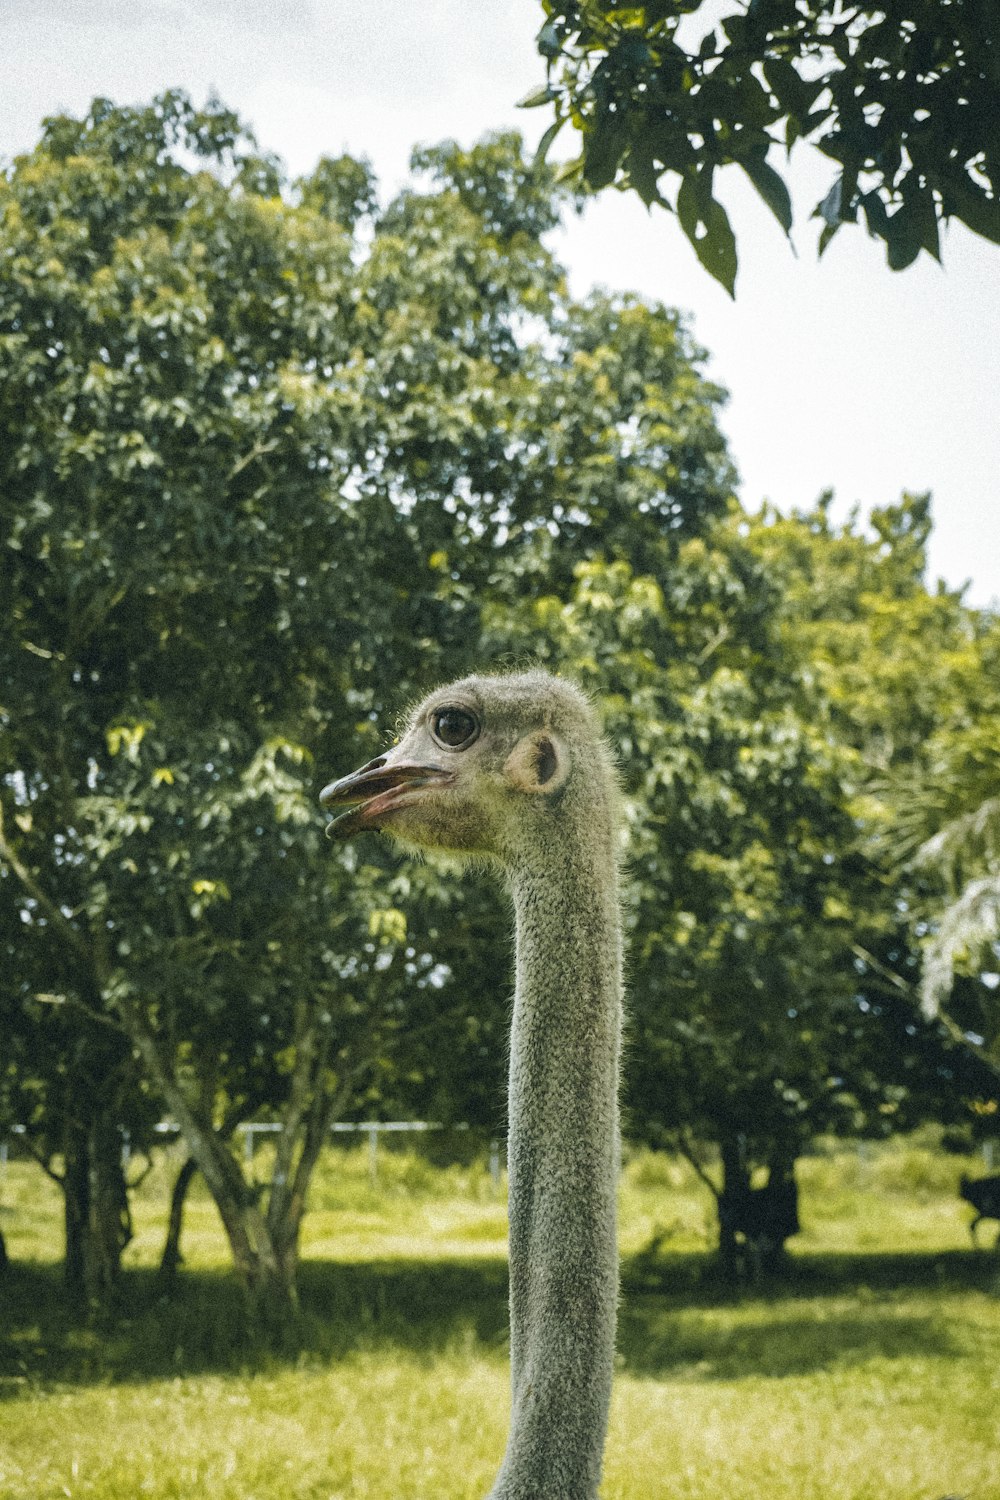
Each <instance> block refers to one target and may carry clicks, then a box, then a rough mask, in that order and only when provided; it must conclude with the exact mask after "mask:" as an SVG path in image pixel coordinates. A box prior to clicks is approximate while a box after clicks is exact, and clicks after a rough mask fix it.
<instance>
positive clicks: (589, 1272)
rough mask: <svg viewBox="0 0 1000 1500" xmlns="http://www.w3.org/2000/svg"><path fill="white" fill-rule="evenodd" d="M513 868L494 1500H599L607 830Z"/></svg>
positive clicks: (609, 1225) (611, 874)
mask: <svg viewBox="0 0 1000 1500" xmlns="http://www.w3.org/2000/svg"><path fill="white" fill-rule="evenodd" d="M558 853H559V857H558V858H556V857H550V858H549V859H548V860H547V861H546V860H544V859H543V860H542V861H541V862H538V863H535V864H534V865H533V866H532V867H530V868H528V867H523V866H520V867H518V868H516V869H515V870H514V872H513V874H512V880H511V883H512V889H513V896H514V907H515V915H516V926H517V986H516V990H515V998H514V1017H513V1025H512V1030H511V1056H510V1101H509V1111H510V1124H509V1147H508V1165H509V1179H510V1322H511V1388H512V1389H511V1394H512V1407H511V1428H510V1437H509V1439H508V1444H507V1452H506V1455H505V1457H504V1463H503V1467H502V1468H501V1471H500V1474H499V1477H498V1479H497V1482H496V1486H495V1487H494V1489H493V1491H492V1492H491V1500H536V1497H542V1496H544V1497H545V1500H592V1497H593V1496H596V1494H597V1486H598V1482H599V1479H600V1470H601V1457H602V1453H603V1450H604V1437H605V1431H606V1428H607V1417H608V1404H609V1400H610V1394H611V1372H612V1364H613V1358H614V1339H615V1310H616V1304H617V1296H618V1257H617V1247H616V1198H617V1170H618V1052H619V1038H620V1029H621V956H620V948H621V943H620V933H619V911H618V893H617V888H616V865H615V858H614V852H613V848H612V843H611V838H610V835H609V836H608V837H607V838H595V829H594V828H593V826H591V827H590V828H589V829H587V830H586V831H581V837H580V838H579V840H578V846H577V847H576V848H575V849H574V848H572V847H571V848H569V849H567V848H566V847H565V846H563V847H562V848H561V849H560V850H559V851H558Z"/></svg>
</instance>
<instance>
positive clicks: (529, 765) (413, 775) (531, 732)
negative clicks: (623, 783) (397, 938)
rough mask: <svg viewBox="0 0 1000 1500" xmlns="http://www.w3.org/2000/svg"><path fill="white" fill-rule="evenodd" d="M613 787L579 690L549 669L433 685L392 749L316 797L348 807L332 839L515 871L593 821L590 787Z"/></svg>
mask: <svg viewBox="0 0 1000 1500" xmlns="http://www.w3.org/2000/svg"><path fill="white" fill-rule="evenodd" d="M588 770H590V771H594V772H596V771H598V770H601V771H605V772H607V773H609V774H605V775H595V776H588V774H587V772H588ZM609 779H610V780H613V773H611V772H610V766H609V764H608V756H607V751H606V750H605V748H604V745H603V742H602V740H601V737H600V731H599V729H598V725H597V721H596V718H595V715H594V713H593V710H592V709H591V707H590V704H589V703H588V702H587V700H586V698H585V697H584V696H583V694H582V693H581V692H580V691H579V690H578V689H577V688H575V687H573V686H571V685H570V684H569V683H566V682H563V681H561V680H560V679H559V678H556V677H552V676H550V675H549V674H548V673H546V672H527V673H521V674H517V675H511V676H506V677H478V676H477V677H466V678H463V679H462V680H461V681H460V682H455V683H452V684H451V685H450V686H449V687H445V688H439V689H438V690H437V691H436V692H433V693H431V694H430V695H429V697H427V698H425V699H424V701H423V702H422V703H421V704H420V705H419V706H418V707H417V708H416V709H414V711H413V713H412V714H411V715H410V718H409V721H408V724H407V727H406V730H405V732H404V734H403V736H402V738H401V739H400V740H399V741H398V743H397V744H395V745H394V746H393V748H392V749H391V750H389V751H387V753H386V754H385V755H379V756H377V757H376V759H375V760H372V761H369V762H368V764H367V765H365V766H362V767H361V768H360V769H359V770H357V771H355V772H353V773H352V774H351V775H350V776H345V777H343V778H342V779H341V780H340V781H334V782H332V783H331V784H330V785H329V786H328V787H326V788H324V790H323V792H322V793H321V794H320V801H321V802H322V803H323V805H324V807H327V808H329V809H331V810H335V809H339V808H341V807H352V810H351V811H348V812H346V813H344V814H343V815H342V816H340V817H339V818H337V820H336V821H335V822H334V823H331V825H330V828H329V830H328V832H329V833H330V835H331V836H332V837H334V838H349V837H351V836H352V835H353V834H355V833H357V832H359V831H361V830H362V829H368V828H376V829H384V830H385V831H386V832H387V833H390V834H392V835H393V836H394V837H395V838H397V839H399V840H401V841H402V842H404V843H406V844H411V845H417V846H420V847H425V848H434V849H442V850H447V851H451V852H453V853H459V854H474V855H486V856H488V857H492V858H494V859H498V860H499V861H500V862H501V863H503V864H513V863H519V862H521V861H522V860H523V859H524V858H525V857H526V856H527V855H528V854H530V853H531V852H533V851H537V849H538V848H539V845H540V844H541V845H548V844H558V842H559V830H560V828H564V827H566V826H567V824H568V822H572V823H574V824H576V825H577V826H579V824H580V821H581V819H584V820H585V819H586V818H587V817H588V815H589V816H593V815H594V814H595V813H596V812H597V808H596V807H593V806H592V805H591V804H593V803H594V800H595V788H597V789H599V788H600V787H602V786H604V787H606V786H607V784H608V782H609ZM600 821H601V822H602V823H606V822H607V819H606V818H604V819H600ZM540 824H541V825H542V826H541V828H540V826H539V825H540ZM545 830H547V831H548V832H549V833H550V834H551V838H547V837H546V836H545Z"/></svg>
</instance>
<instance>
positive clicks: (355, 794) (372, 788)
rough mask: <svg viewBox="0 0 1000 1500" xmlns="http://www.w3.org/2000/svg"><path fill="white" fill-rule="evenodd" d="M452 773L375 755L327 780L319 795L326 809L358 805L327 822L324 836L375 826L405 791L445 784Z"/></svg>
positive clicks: (402, 798) (336, 836) (345, 835)
mask: <svg viewBox="0 0 1000 1500" xmlns="http://www.w3.org/2000/svg"><path fill="white" fill-rule="evenodd" d="M453 779H454V778H453V776H452V773H451V772H450V771H445V770H444V769H443V768H442V767H441V766H423V765H417V764H416V763H414V762H413V761H409V762H407V761H397V762H396V763H395V764H393V763H392V762H391V761H390V760H389V757H388V756H386V755H379V756H376V758H375V759H374V760H370V761H369V762H368V764H367V765H366V766H361V767H360V769H359V770H357V771H352V772H351V774H350V776H342V777H341V779H340V780H339V781H331V782H330V785H329V786H325V787H324V788H323V790H322V791H321V792H320V794H319V800H320V802H321V803H322V804H323V806H324V807H326V808H331V809H332V808H339V807H346V806H348V805H349V804H351V803H353V802H357V803H360V806H358V807H355V808H353V809H352V810H351V811H350V812H345V813H343V814H341V816H340V817H339V818H335V819H334V821H333V822H332V823H329V824H328V825H327V830H326V836H327V838H331V839H347V838H351V837H352V835H353V834H355V833H360V832H361V831H362V829H365V828H378V826H379V819H380V818H381V817H382V816H383V815H384V814H385V813H387V812H390V811H391V810H392V809H393V808H395V807H398V806H399V805H400V804H401V803H402V802H404V801H405V800H406V794H407V792H410V791H412V790H415V789H417V788H418V787H422V786H434V785H436V786H447V785H448V784H449V783H450V782H451V781H452V780H453Z"/></svg>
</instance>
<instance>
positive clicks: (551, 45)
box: [535, 21, 562, 57]
mask: <svg viewBox="0 0 1000 1500" xmlns="http://www.w3.org/2000/svg"><path fill="white" fill-rule="evenodd" d="M535 44H536V46H537V47H538V50H539V52H540V53H541V54H542V56H543V57H558V56H559V53H560V51H561V50H562V41H561V39H560V36H559V29H558V27H557V26H556V24H555V22H554V21H546V23H545V25H544V26H543V27H542V29H541V31H540V32H539V33H538V37H537V38H536V43H535Z"/></svg>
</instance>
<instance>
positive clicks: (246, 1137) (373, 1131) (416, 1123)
mask: <svg viewBox="0 0 1000 1500" xmlns="http://www.w3.org/2000/svg"><path fill="white" fill-rule="evenodd" d="M284 1128H285V1127H284V1126H283V1125H282V1124H281V1123H280V1121H277V1120H244V1121H243V1122H242V1123H241V1124H239V1125H237V1127H236V1134H237V1135H240V1136H242V1137H243V1159H244V1161H245V1162H246V1164H247V1166H250V1165H251V1164H252V1162H253V1159H254V1151H255V1148H256V1141H257V1137H258V1136H268V1135H280V1133H281V1131H282V1130H284ZM469 1128H470V1127H469V1126H468V1125H467V1124H466V1123H465V1122H464V1121H459V1122H458V1123H457V1124H455V1125H442V1124H440V1123H438V1122H437V1121H434V1120H357V1121H355V1120H335V1121H334V1122H333V1124H332V1125H331V1126H330V1134H331V1135H366V1136H367V1137H368V1175H369V1177H370V1178H371V1180H372V1182H374V1181H375V1180H376V1177H377V1175H378V1138H379V1136H380V1135H384V1134H387V1133H390V1134H391V1133H402V1132H407V1131H412V1132H416V1133H420V1132H422V1131H427V1130H468V1129H469ZM153 1131H154V1133H155V1134H156V1135H158V1136H161V1137H164V1138H166V1137H170V1138H171V1139H176V1138H177V1137H179V1136H180V1134H181V1128H180V1126H179V1125H178V1124H177V1123H176V1121H174V1120H161V1121H160V1122H159V1123H158V1124H157V1125H154V1126H153ZM24 1134H25V1127H24V1126H23V1125H11V1126H9V1127H8V1130H7V1132H6V1134H5V1135H3V1136H0V1172H2V1171H4V1170H5V1169H6V1166H7V1159H8V1154H9V1148H10V1137H11V1136H15V1135H24ZM500 1151H501V1142H500V1141H499V1139H496V1138H494V1139H493V1140H491V1141H490V1158H489V1161H490V1176H491V1177H492V1178H493V1181H494V1182H495V1183H498V1184H499V1182H500ZM131 1157H132V1142H131V1139H130V1137H129V1133H128V1131H127V1130H123V1131H122V1166H123V1167H127V1166H128V1164H129V1161H130V1160H131Z"/></svg>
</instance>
